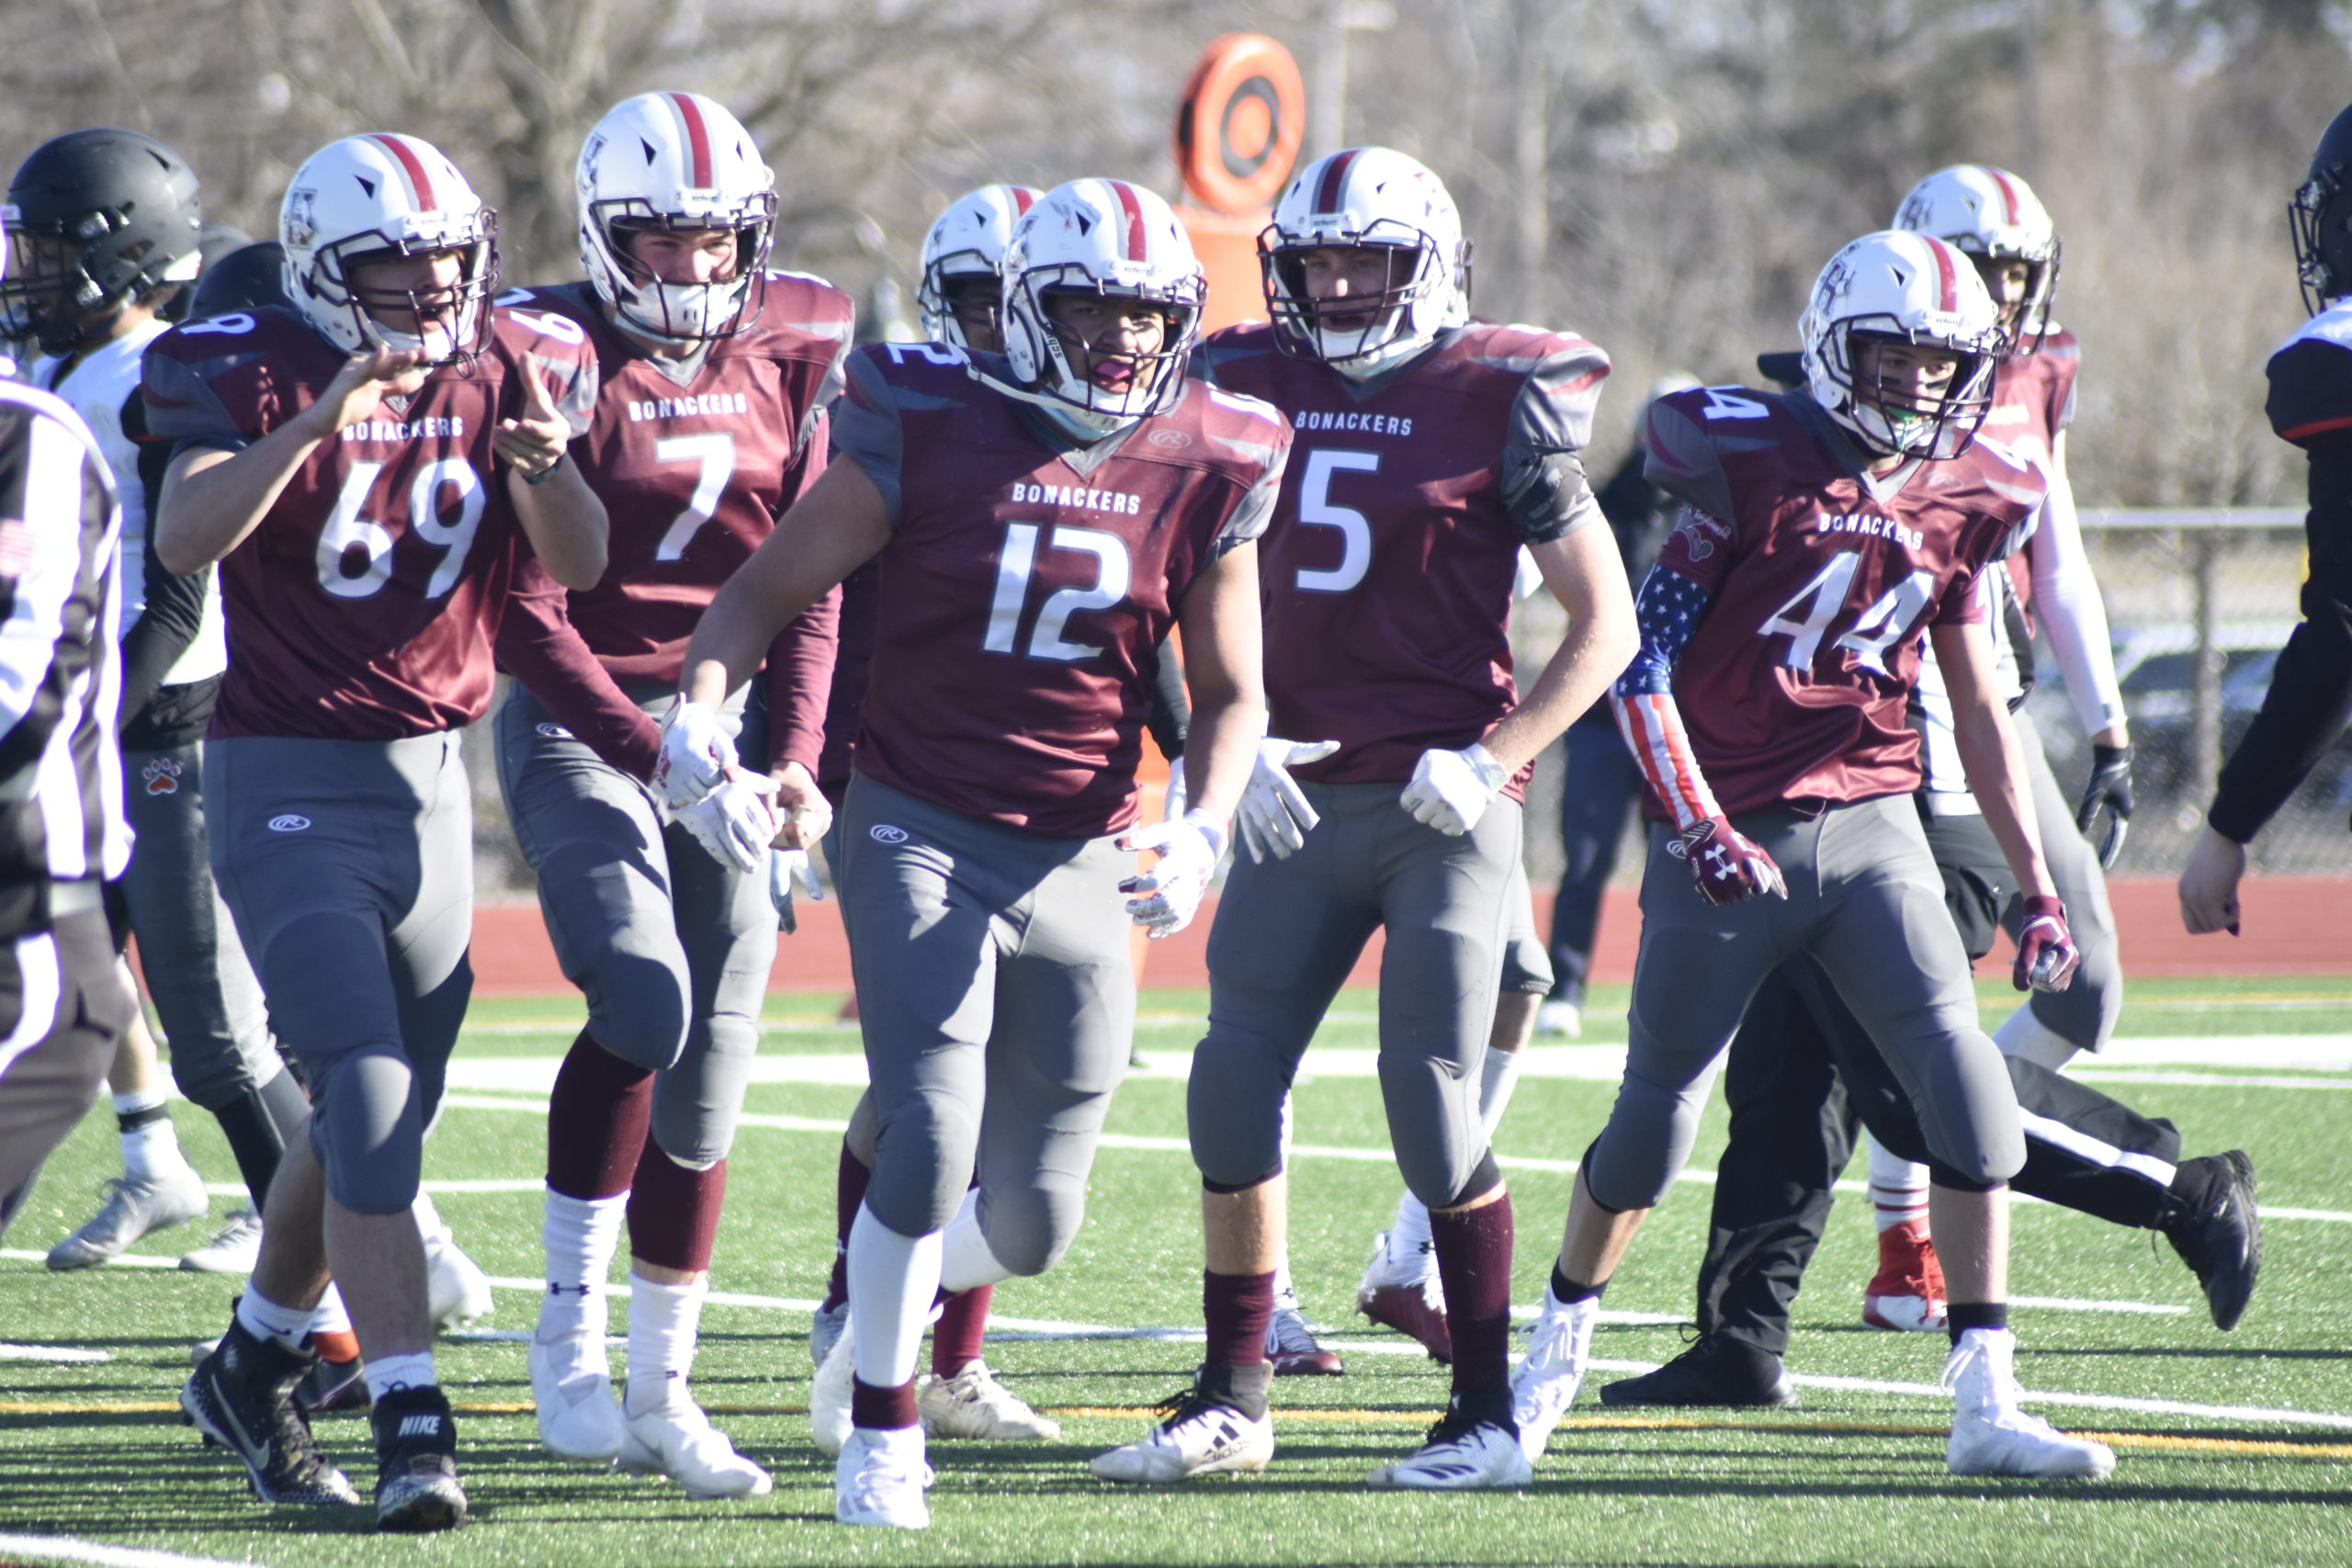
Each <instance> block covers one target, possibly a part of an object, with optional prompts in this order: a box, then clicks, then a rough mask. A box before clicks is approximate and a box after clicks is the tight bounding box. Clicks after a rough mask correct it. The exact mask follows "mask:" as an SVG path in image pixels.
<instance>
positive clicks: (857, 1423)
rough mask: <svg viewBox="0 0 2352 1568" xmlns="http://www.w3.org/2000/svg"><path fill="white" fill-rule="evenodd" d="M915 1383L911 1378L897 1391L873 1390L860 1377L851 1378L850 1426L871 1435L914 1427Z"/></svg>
mask: <svg viewBox="0 0 2352 1568" xmlns="http://www.w3.org/2000/svg"><path fill="white" fill-rule="evenodd" d="M916 1419H917V1416H916V1415H915V1382H914V1379H912V1378H909V1379H908V1380H907V1381H906V1382H902V1383H900V1384H899V1386H898V1387H896V1388H871V1387H868V1386H867V1385H866V1383H865V1381H864V1380H863V1379H860V1378H852V1379H850V1383H849V1424H850V1425H851V1426H853V1427H865V1429H866V1430H867V1431H869V1432H892V1431H897V1430H899V1429H900V1428H901V1427H911V1426H913V1425H914V1424H915V1421H916Z"/></svg>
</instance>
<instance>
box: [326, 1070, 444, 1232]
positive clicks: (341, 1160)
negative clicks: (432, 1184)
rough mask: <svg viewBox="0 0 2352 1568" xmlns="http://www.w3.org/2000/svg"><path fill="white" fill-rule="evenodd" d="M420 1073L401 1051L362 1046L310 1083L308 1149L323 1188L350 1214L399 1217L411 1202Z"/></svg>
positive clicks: (419, 1168) (420, 1155)
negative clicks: (322, 1173) (316, 1163)
mask: <svg viewBox="0 0 2352 1568" xmlns="http://www.w3.org/2000/svg"><path fill="white" fill-rule="evenodd" d="M417 1088H418V1085H417V1078H416V1075H415V1074H414V1073H413V1072H412V1071H411V1070H410V1068H409V1065H408V1062H407V1060H406V1058H404V1057H403V1056H402V1055H401V1053H400V1052H399V1050H398V1049H396V1048H395V1047H393V1046H390V1045H382V1044H379V1045H363V1046H360V1047H357V1048H356V1049H354V1050H351V1051H347V1052H345V1053H344V1054H343V1055H340V1056H338V1057H336V1058H334V1061H333V1062H331V1063H328V1064H324V1066H323V1070H322V1071H319V1072H317V1073H316V1075H315V1077H313V1080H312V1089H311V1092H312V1097H313V1098H312V1110H311V1153H312V1154H313V1155H315V1156H317V1158H318V1161H319V1165H320V1168H322V1170H324V1171H325V1172H326V1180H327V1190H328V1191H329V1192H330V1193H332V1194H334V1201H336V1202H338V1203H341V1204H342V1205H343V1206H344V1207H345V1208H346V1209H349V1210H351V1211H352V1212H353V1213H360V1214H396V1213H400V1212H401V1211H402V1210H403V1209H406V1208H407V1207H408V1206H409V1205H410V1204H411V1203H413V1202H414V1201H416V1193H417V1183H418V1180H419V1179H420V1177H421V1175H422V1172H423V1168H424V1116H423V1115H422V1114H421V1113H420V1111H419V1107H418V1103H417V1092H416V1091H417Z"/></svg>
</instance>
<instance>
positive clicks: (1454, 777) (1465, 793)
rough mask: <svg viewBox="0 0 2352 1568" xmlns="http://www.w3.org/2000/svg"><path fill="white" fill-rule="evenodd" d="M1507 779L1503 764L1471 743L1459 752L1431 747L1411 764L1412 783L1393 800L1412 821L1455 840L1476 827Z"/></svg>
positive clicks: (1508, 778)
mask: <svg viewBox="0 0 2352 1568" xmlns="http://www.w3.org/2000/svg"><path fill="white" fill-rule="evenodd" d="M1509 782H1510V774H1509V773H1504V772H1503V765H1502V764H1501V763H1500V762H1498V761H1495V759H1494V757H1493V755H1492V754H1491V753H1489V752H1488V751H1487V749H1486V748H1485V747H1484V746H1481V745H1479V744H1478V743H1477V742H1476V741H1475V740H1473V741H1472V742H1471V743H1470V744H1469V745H1467V746H1464V748H1463V749H1462V750H1459V751H1443V750H1438V749H1437V748H1436V747H1431V748H1430V750H1426V751H1424V752H1422V753H1421V760H1420V761H1418V762H1416V763H1414V764H1413V782H1412V783H1410V784H1407V785H1406V786H1405V793H1404V794H1403V795H1400V796H1398V797H1397V798H1398V803H1399V804H1400V805H1402V806H1403V807H1405V809H1406V810H1408V811H1409V812H1411V813H1412V814H1413V820H1414V821H1416V822H1420V823H1425V824H1427V825H1428V826H1430V827H1431V828H1434V829H1437V830H1438V831H1439V832H1441V833H1443V834H1445V835H1447V836H1448V837H1449V838H1456V839H1458V838H1460V837H1461V836H1462V835H1463V834H1464V833H1466V832H1468V831H1469V830H1470V829H1473V828H1476V826H1477V825H1478V818H1481V817H1484V816H1485V815H1486V814H1487V807H1489V806H1492V805H1493V804H1494V802H1495V796H1496V795H1498V794H1499V793H1501V791H1502V787H1503V785H1504V784H1507V783H1509Z"/></svg>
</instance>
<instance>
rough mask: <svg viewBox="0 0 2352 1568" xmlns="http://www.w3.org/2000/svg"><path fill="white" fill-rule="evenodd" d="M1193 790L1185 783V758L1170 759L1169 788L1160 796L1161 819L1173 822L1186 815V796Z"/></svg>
mask: <svg viewBox="0 0 2352 1568" xmlns="http://www.w3.org/2000/svg"><path fill="white" fill-rule="evenodd" d="M1191 793H1192V792H1191V791H1190V790H1189V789H1188V788H1187V787H1186V786H1185V784H1184V759H1183V758H1182V757H1170V758H1169V759H1168V788H1167V791H1166V792H1165V793H1164V794H1162V795H1160V797H1159V819H1160V820H1161V821H1162V822H1173V821H1175V820H1176V818H1179V817H1182V816H1183V815H1184V805H1185V801H1186V798H1187V797H1188V796H1189V795H1190V794H1191Z"/></svg>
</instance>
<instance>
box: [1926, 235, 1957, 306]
mask: <svg viewBox="0 0 2352 1568" xmlns="http://www.w3.org/2000/svg"><path fill="white" fill-rule="evenodd" d="M1928 249H1929V250H1930V251H1933V252H1934V253H1935V256H1936V309H1937V310H1941V311H1943V312H1945V313H1946V314H1950V313H1951V312H1952V311H1954V310H1959V309H1960V279H1959V277H1958V276H1955V274H1954V273H1953V270H1952V265H1951V246H1950V245H1947V244H1945V243H1943V242H1942V241H1941V240H1929V241H1928Z"/></svg>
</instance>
